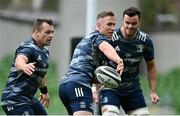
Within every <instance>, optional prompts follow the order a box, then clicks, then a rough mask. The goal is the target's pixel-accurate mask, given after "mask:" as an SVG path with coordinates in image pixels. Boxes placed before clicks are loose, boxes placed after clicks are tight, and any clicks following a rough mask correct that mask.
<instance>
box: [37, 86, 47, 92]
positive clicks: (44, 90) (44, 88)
mask: <svg viewBox="0 0 180 116" xmlns="http://www.w3.org/2000/svg"><path fill="white" fill-rule="evenodd" d="M39 89H40V91H41V93H42V94H47V92H48V90H47V86H45V87H42V88H39Z"/></svg>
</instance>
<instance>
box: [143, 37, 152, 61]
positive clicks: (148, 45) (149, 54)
mask: <svg viewBox="0 0 180 116" xmlns="http://www.w3.org/2000/svg"><path fill="white" fill-rule="evenodd" d="M144 44H145V50H144V58H145V60H146V61H150V60H153V59H154V46H153V42H152V40H151V39H150V38H147V39H146V41H145V43H144Z"/></svg>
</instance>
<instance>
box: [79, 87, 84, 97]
mask: <svg viewBox="0 0 180 116" xmlns="http://www.w3.org/2000/svg"><path fill="white" fill-rule="evenodd" d="M80 91H81V94H82V96H84V93H83V90H82V88H80Z"/></svg>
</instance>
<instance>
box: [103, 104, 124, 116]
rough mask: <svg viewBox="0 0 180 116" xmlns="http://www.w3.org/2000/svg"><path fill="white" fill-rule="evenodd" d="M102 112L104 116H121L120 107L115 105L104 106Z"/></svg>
mask: <svg viewBox="0 0 180 116" xmlns="http://www.w3.org/2000/svg"><path fill="white" fill-rule="evenodd" d="M101 110H102V115H103V116H117V115H119V114H120V113H119V109H118V107H117V106H114V105H104V106H102V109H101Z"/></svg>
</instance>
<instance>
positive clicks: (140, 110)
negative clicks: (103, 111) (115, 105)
mask: <svg viewBox="0 0 180 116" xmlns="http://www.w3.org/2000/svg"><path fill="white" fill-rule="evenodd" d="M128 114H129V115H148V114H149V110H148V108H147V107H144V108H138V109H135V110H132V111H129V112H128Z"/></svg>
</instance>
